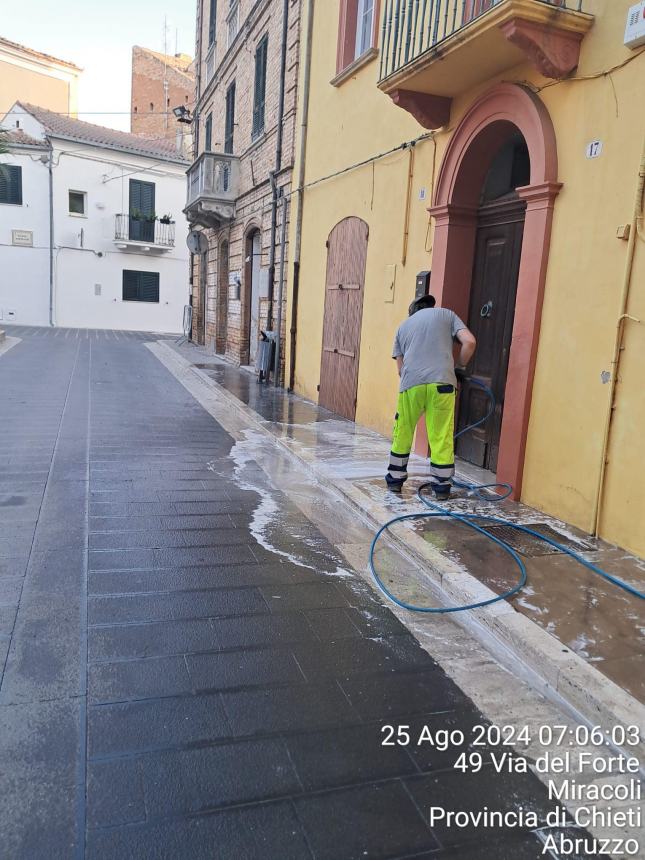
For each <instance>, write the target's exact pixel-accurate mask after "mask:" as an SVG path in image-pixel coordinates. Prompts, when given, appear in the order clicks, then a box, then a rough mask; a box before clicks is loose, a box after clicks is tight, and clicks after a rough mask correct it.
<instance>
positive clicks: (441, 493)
mask: <svg viewBox="0 0 645 860" xmlns="http://www.w3.org/2000/svg"><path fill="white" fill-rule="evenodd" d="M433 489H434V487H433ZM434 496H435V499H436V500H437V501H438V502H447V501H448V499H449V498H450V487H448V489H447V490H434Z"/></svg>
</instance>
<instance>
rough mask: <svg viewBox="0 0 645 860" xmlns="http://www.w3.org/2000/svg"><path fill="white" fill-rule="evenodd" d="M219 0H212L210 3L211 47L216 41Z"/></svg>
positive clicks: (209, 29) (209, 43) (209, 33)
mask: <svg viewBox="0 0 645 860" xmlns="http://www.w3.org/2000/svg"><path fill="white" fill-rule="evenodd" d="M216 22H217V0H211V3H210V18H209V20H208V45H209V47H210V46H211V45H212V44H213V42H214V41H215V32H216V26H217V23H216Z"/></svg>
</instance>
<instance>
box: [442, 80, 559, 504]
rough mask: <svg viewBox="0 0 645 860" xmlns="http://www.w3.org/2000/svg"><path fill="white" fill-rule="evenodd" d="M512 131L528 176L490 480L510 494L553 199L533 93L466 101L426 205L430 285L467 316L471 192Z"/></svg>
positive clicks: (548, 137) (553, 154) (518, 469)
mask: <svg viewBox="0 0 645 860" xmlns="http://www.w3.org/2000/svg"><path fill="white" fill-rule="evenodd" d="M517 131H519V132H520V133H521V134H522V135H523V137H524V139H525V141H526V144H527V147H528V150H529V156H530V160H531V181H530V184H529V185H527V186H524V187H523V188H518V189H517V193H518V195H519V197H520V198H521V199H522V200H524V201H526V219H525V224H524V238H523V244H522V255H521V260H520V270H519V277H518V283H517V298H516V304H515V316H514V323H513V334H512V341H511V349H510V355H509V365H508V373H507V379H506V389H505V397H504V414H503V420H502V430H501V439H500V452H499V460H498V468H497V475H498V479H499V480H500V481H508V482H509V483H511V484H512V485H513V487H514V497H515V498H519V497H520V493H521V486H522V472H523V467H524V453H525V448H526V435H527V430H528V423H529V414H530V408H531V394H532V387H533V374H534V370H535V362H536V357H537V348H538V340H539V331H540V317H541V312H542V300H543V295H544V284H545V280H546V270H547V262H548V255H549V243H550V238H551V223H552V218H553V206H554V202H555V198H556V196H557V194H558V192H559V190H560V188H561V185H560V183H559V182H558V157H557V145H556V136H555V131H554V129H553V124H552V122H551V118H550V116H549V113H548V111H547V109H546V107H545V106H544V104H543V103H542V102H541V101H540V99H539V98H538V97H537V96H536V95H535V94H534V93H532V92H531V91H530V90H528V89H527V88H525V87H522V86H518V85H515V84H499V85H497V86H495V87H493V88H492V89H490V90H488V91H487V92H485V93H484V94H483V95H482V96H481V97H480V98H479V99H478V100H477V101H476V102H475V103H474V104H473V105H472V107H471V108H470V109H469V110H468V111H467V113H466V114H465V116H464V117H463V119H462V120H461V122H460V123H459V125H458V127H457V128H456V129H455V131H454V132H453V135H452V138H451V140H450V143H449V145H448V148H447V150H446V153H445V155H444V157H443V161H442V164H441V168H440V171H439V174H438V179H437V184H436V191H435V196H434V205H433V206H432V207H431V208H430V209H429V212H430V214H431V215H432V216H433V218H434V220H435V233H434V244H433V255H432V292H433V294H434V295H435V296H436V298H437V300H438V302H439V303H440V304H441V305H443V306H444V307H449V308H452V309H453V310H454V311H455V312H456V313H458V314H459V315H460V316H462V317H463V318H464V319H467V314H468V308H469V300H470V289H471V284H472V277H473V261H474V253H475V234H476V229H477V208H478V203H479V195H480V193H481V190H482V186H483V183H484V179H485V177H486V173H487V171H488V169H489V167H490V164H491V162H492V159H493V157H494V155H495V153H496V152H497V151H498V150H499V148H500V146H501V145H502V144H503V143H504V142H505V140H507V139H508V137H509V135H510V134H512V133H513V132H517Z"/></svg>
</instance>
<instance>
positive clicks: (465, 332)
mask: <svg viewBox="0 0 645 860" xmlns="http://www.w3.org/2000/svg"><path fill="white" fill-rule="evenodd" d="M455 337H456V338H457V340H458V341H459V343H460V344H461V349H460V350H459V357H458V358H457V364H458V365H459V367H465V366H466V365H467V364H468V362H469V361H470V359H471V358H472V357H473V355H474V354H475V348H476V346H477V341H476V340H475V335H474V334H473V333H472V332H471V331H470V329H467V328H462V329H459V331H458V332H457V334H456V335H455Z"/></svg>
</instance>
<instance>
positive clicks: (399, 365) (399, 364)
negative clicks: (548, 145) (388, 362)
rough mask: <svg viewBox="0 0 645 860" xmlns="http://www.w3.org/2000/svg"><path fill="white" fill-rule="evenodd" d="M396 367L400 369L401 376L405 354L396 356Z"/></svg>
mask: <svg viewBox="0 0 645 860" xmlns="http://www.w3.org/2000/svg"><path fill="white" fill-rule="evenodd" d="M396 367H397V370H398V371H399V376H401V372H402V370H403V356H402V355H397V356H396Z"/></svg>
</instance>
